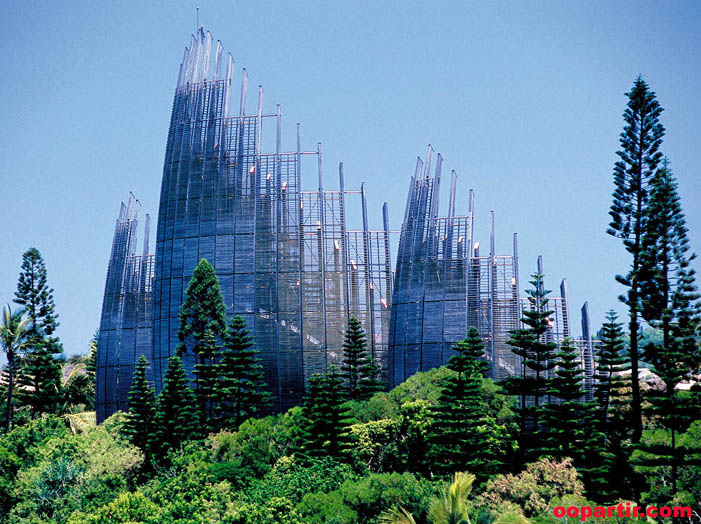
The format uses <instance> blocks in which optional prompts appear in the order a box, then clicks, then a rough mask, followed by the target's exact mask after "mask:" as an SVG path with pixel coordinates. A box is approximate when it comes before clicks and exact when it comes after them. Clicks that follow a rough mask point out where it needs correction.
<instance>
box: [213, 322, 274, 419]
mask: <svg viewBox="0 0 701 524" xmlns="http://www.w3.org/2000/svg"><path fill="white" fill-rule="evenodd" d="M219 369H220V371H219V384H218V386H217V387H218V392H217V398H218V399H219V404H218V410H219V412H220V413H221V414H222V415H223V417H224V418H225V419H227V422H228V424H229V425H230V426H231V427H232V428H238V427H239V425H240V424H241V423H242V422H243V421H244V420H246V419H247V418H250V417H253V416H255V415H256V414H259V413H261V412H262V411H263V410H265V408H266V407H267V406H268V405H269V403H270V393H269V392H268V391H267V390H266V383H265V375H264V372H263V366H262V365H261V363H260V358H259V357H258V351H257V350H256V349H255V343H254V341H253V337H251V336H250V334H249V332H248V330H247V329H246V321H245V320H244V319H243V317H241V316H240V315H236V316H235V317H234V318H233V319H231V321H230V322H229V329H228V330H227V333H226V336H225V338H224V349H223V351H222V357H221V363H220V366H219Z"/></svg>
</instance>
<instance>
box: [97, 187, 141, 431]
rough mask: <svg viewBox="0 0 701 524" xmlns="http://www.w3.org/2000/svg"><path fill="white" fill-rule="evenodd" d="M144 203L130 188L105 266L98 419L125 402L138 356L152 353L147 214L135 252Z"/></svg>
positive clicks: (99, 346)
mask: <svg viewBox="0 0 701 524" xmlns="http://www.w3.org/2000/svg"><path fill="white" fill-rule="evenodd" d="M140 208H141V204H140V202H139V201H138V200H136V199H135V198H134V195H132V194H130V195H129V200H128V203H127V205H124V203H122V205H121V209H120V211H119V218H118V219H117V224H116V226H115V230H114V239H113V241H112V251H111V254H110V259H109V263H108V266H107V281H106V283H105V295H104V300H103V304H102V317H101V320H100V330H99V334H98V357H97V371H96V373H97V374H96V401H97V403H96V404H97V417H98V419H99V420H104V419H105V418H106V417H107V416H109V415H110V414H112V413H113V412H114V411H116V410H117V409H120V408H123V407H124V406H125V405H126V403H127V401H128V395H129V389H130V388H131V381H132V375H133V372H134V365H135V364H136V361H137V360H138V358H139V356H140V355H146V356H147V357H148V358H149V359H150V358H151V352H152V334H153V324H152V322H153V316H152V297H153V289H152V285H153V272H154V257H153V255H149V254H148V248H149V245H148V239H149V224H150V220H149V215H146V220H145V227H144V247H143V254H142V255H140V256H139V255H136V247H137V239H136V236H137V234H136V233H137V228H138V223H139V211H140ZM150 371H151V370H150V369H149V374H150ZM150 376H151V378H152V375H150Z"/></svg>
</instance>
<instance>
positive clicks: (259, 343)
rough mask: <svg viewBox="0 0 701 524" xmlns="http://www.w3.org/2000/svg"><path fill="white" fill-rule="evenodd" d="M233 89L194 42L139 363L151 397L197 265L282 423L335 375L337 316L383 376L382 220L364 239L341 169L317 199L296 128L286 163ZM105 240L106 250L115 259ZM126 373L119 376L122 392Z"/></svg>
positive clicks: (176, 111)
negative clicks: (210, 276) (321, 381)
mask: <svg viewBox="0 0 701 524" xmlns="http://www.w3.org/2000/svg"><path fill="white" fill-rule="evenodd" d="M233 76H234V61H233V58H232V57H231V55H230V54H229V55H227V56H224V53H223V46H222V44H221V42H217V43H216V45H214V43H213V39H212V36H211V35H210V33H209V32H207V33H205V32H204V30H203V29H202V28H200V29H199V31H198V33H197V36H193V37H192V40H191V42H190V45H189V46H188V47H187V48H186V49H185V55H184V57H183V62H182V65H181V67H180V74H179V76H178V82H177V86H176V90H175V98H174V102H173V110H172V115H171V122H170V128H169V132H168V139H167V143H166V155H165V162H164V168H163V181H162V185H161V196H160V206H159V213H158V226H157V233H156V255H155V268H154V269H153V273H154V281H153V294H152V296H153V308H152V310H151V309H149V310H148V312H147V314H149V315H151V317H150V321H151V322H152V324H151V325H152V326H153V342H152V346H151V348H150V349H149V356H150V358H149V360H150V361H151V364H152V368H153V380H154V383H155V387H156V390H157V391H159V390H160V388H161V387H162V379H163V373H164V372H165V369H166V364H167V358H168V357H169V356H171V355H173V354H175V352H176V347H177V345H178V343H179V340H178V328H179V311H180V307H181V305H182V302H183V298H184V293H185V289H186V288H187V285H188V282H189V280H190V278H191V277H192V274H193V271H194V268H195V266H196V264H197V263H198V261H199V260H200V259H202V258H206V259H207V260H209V261H210V262H211V263H212V264H213V266H214V268H215V270H216V272H217V275H218V277H219V281H220V285H221V289H222V295H223V298H224V303H225V305H226V313H227V315H228V316H229V317H231V316H233V315H241V316H243V317H244V319H245V320H246V323H247V326H248V328H249V329H250V331H251V332H252V334H253V336H254V337H255V341H256V347H257V349H258V351H259V354H260V357H261V359H262V364H263V367H264V372H265V378H266V382H267V384H268V387H269V390H270V392H271V393H272V395H273V398H274V399H275V406H274V408H275V409H276V410H286V409H287V408H289V407H291V406H294V405H296V404H299V402H300V401H301V398H302V394H303V391H304V386H305V383H306V380H307V379H308V377H309V376H310V375H311V374H313V373H318V372H325V371H326V370H327V369H328V367H329V365H331V364H332V363H334V362H335V363H340V358H341V355H342V341H343V333H344V331H345V329H346V326H347V322H348V318H349V317H350V316H351V315H354V316H356V317H358V318H359V319H360V321H361V323H362V325H363V328H364V329H365V331H366V332H367V334H368V340H369V342H370V348H371V350H372V353H373V355H374V356H375V358H376V359H377V361H378V363H379V364H380V365H381V366H382V367H383V369H386V367H387V362H386V361H387V357H386V353H387V332H388V330H389V301H390V297H391V293H392V290H391V286H392V281H391V269H390V268H391V266H390V255H389V225H388V219H387V216H388V214H387V206H386V204H385V207H384V209H383V226H384V227H383V229H381V230H377V231H376V230H371V229H370V228H369V225H368V219H367V207H366V198H365V186H364V184H363V185H362V186H361V188H360V190H355V191H349V190H346V189H345V184H344V177H343V165H342V164H341V165H340V166H339V189H338V190H328V189H325V188H324V187H323V177H322V155H321V146H320V145H319V146H318V147H317V148H316V150H314V151H303V150H302V148H301V138H300V128H299V125H298V126H297V147H296V150H294V151H292V152H285V151H283V150H282V145H281V143H282V137H281V111H280V106H277V108H276V111H275V112H274V113H264V112H263V89H262V87H260V86H259V88H258V92H257V95H258V99H257V110H256V112H255V113H254V114H248V113H247V112H246V107H247V94H248V75H247V73H246V70H245V69H243V71H242V74H241V90H240V99H239V107H238V114H232V113H233V111H232V110H231V107H230V106H231V98H232V89H233V88H232V83H233ZM267 122H272V126H271V128H272V129H271V132H272V134H271V136H270V137H269V138H271V139H273V140H266V143H267V142H271V143H274V144H275V147H274V151H273V152H264V151H262V143H263V142H264V139H265V138H266V137H267V135H264V133H263V128H264V124H265V123H267ZM265 128H266V130H267V128H268V126H267V125H266V126H265ZM309 160H312V161H313V160H315V162H309ZM311 163H313V164H315V166H314V168H315V170H316V172H317V179H318V184H317V188H316V189H315V190H313V191H302V184H301V179H302V166H303V165H305V166H308V165H309V164H311ZM354 198H359V202H358V201H356V204H358V203H359V210H360V212H361V213H362V217H363V225H362V229H360V230H349V229H348V228H347V225H346V210H347V207H348V204H349V201H350V200H352V199H354ZM118 227H119V226H118ZM125 227H126V226H125ZM119 235H121V236H119V239H118V238H117V237H118V235H117V234H115V245H117V244H119V245H120V246H121V244H122V243H123V240H122V236H123V234H122V233H119ZM113 251H114V250H113ZM120 253H121V252H119V253H113V259H114V260H116V259H120ZM149 260H152V259H149ZM110 264H111V266H112V265H113V263H112V262H110ZM151 264H153V262H151ZM111 266H110V267H111ZM149 267H152V266H149ZM110 271H113V270H112V269H110ZM110 275H111V273H109V272H108V292H106V294H105V306H104V308H103V324H104V329H103V328H102V327H101V330H100V338H99V342H98V348H99V349H98V352H99V355H100V359H101V360H100V361H101V369H102V370H101V372H100V374H99V375H98V377H99V380H98V381H99V387H100V388H102V389H103V391H109V392H111V391H112V390H113V389H114V383H115V381H114V379H113V377H112V375H109V374H106V373H105V371H104V370H105V369H107V368H109V367H110V366H113V365H114V355H115V353H114V351H113V350H111V349H110V348H111V346H110V344H112V342H110V340H111V338H110V336H111V335H110V334H109V332H114V333H115V334H116V335H115V336H117V337H119V336H122V337H123V334H121V333H123V329H124V325H125V324H124V323H123V322H122V317H123V314H122V313H121V312H120V311H117V310H113V309H112V308H113V305H112V302H113V299H112V298H111V297H112V294H111V293H112V291H110V290H111V289H112V288H111V287H110V286H111V285H112V284H110V282H111V280H110V278H112V277H111V276H110ZM150 296H151V295H149V297H150ZM105 312H108V313H105ZM133 361H134V358H132V359H131V363H130V365H123V366H122V367H120V368H119V369H120V373H122V370H123V373H124V375H123V376H124V377H127V376H128V377H129V379H130V377H131V373H132V371H133ZM193 365H194V360H193V358H192V357H186V358H185V366H186V369H188V370H191V369H192V366H193ZM122 390H123V388H121V389H119V392H120V393H119V395H115V396H111V397H110V396H109V395H104V396H103V398H107V397H109V402H105V403H104V404H105V408H104V409H103V410H102V411H101V412H100V414H99V417H98V418H99V420H104V418H105V416H109V414H111V413H112V412H114V411H115V410H117V409H124V407H125V401H126V397H125V395H123V394H122ZM127 391H128V389H127Z"/></svg>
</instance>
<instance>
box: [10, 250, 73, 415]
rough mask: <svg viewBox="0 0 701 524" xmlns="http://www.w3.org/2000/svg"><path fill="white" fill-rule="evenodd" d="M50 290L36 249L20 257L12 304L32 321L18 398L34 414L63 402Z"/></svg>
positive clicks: (60, 350) (47, 411)
mask: <svg viewBox="0 0 701 524" xmlns="http://www.w3.org/2000/svg"><path fill="white" fill-rule="evenodd" d="M53 291H54V290H53V289H51V288H50V287H49V286H48V283H47V274H46V265H45V263H44V259H43V257H42V256H41V253H40V252H39V250H38V249H36V248H30V249H28V250H27V251H26V252H25V253H24V254H23V255H22V270H21V271H20V275H19V279H18V282H17V291H16V292H15V303H17V304H20V305H21V306H23V307H24V308H25V311H26V315H27V317H28V318H29V320H30V321H31V327H30V332H29V338H28V344H27V347H26V349H25V355H24V359H23V360H22V363H21V372H20V375H19V380H18V381H19V383H20V385H21V386H23V387H22V388H21V389H20V393H19V394H18V397H20V401H21V402H22V404H24V405H27V406H29V408H30V410H31V412H32V413H33V414H35V415H38V414H40V413H53V412H56V411H57V410H58V408H59V405H60V403H61V400H62V392H61V386H62V375H61V362H60V361H59V360H58V359H57V358H56V357H57V356H58V355H60V354H61V353H62V351H63V348H62V346H61V343H60V342H59V339H58V338H57V337H55V336H54V332H55V330H56V328H57V327H58V325H59V324H58V321H57V319H58V315H57V314H56V311H55V306H54V298H53Z"/></svg>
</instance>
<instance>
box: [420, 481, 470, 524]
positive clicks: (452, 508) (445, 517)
mask: <svg viewBox="0 0 701 524" xmlns="http://www.w3.org/2000/svg"><path fill="white" fill-rule="evenodd" d="M474 481H475V476H474V475H473V474H472V473H465V472H456V473H455V476H454V478H453V483H452V484H450V485H449V486H446V487H445V488H443V493H442V494H441V495H440V496H439V497H436V498H434V499H433V500H432V501H431V504H430V505H429V506H428V521H429V522H431V523H432V524H439V523H440V524H471V523H470V517H469V515H468V514H467V496H468V495H469V494H470V491H472V483H473V482H474Z"/></svg>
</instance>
